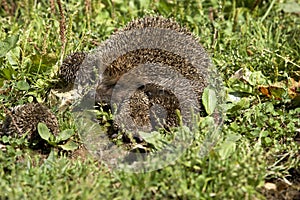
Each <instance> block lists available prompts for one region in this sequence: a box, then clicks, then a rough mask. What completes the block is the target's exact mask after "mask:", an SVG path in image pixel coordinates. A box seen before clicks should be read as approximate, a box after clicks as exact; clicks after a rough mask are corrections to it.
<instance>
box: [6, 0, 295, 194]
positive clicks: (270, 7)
mask: <svg viewBox="0 0 300 200" xmlns="http://www.w3.org/2000/svg"><path fill="white" fill-rule="evenodd" d="M0 2H1V7H0V15H1V18H0V29H1V31H0V41H2V42H1V43H0V48H1V49H0V67H1V68H0V86H1V90H0V101H1V104H2V106H1V110H0V122H3V120H4V119H5V116H6V115H7V113H8V111H9V108H11V107H13V106H17V105H22V104H24V103H27V102H32V101H38V102H43V103H45V104H46V105H50V102H49V100H48V99H47V98H46V97H47V95H48V93H49V90H50V89H51V87H52V86H53V84H55V82H56V81H57V77H56V75H55V74H56V73H57V69H58V67H59V65H60V64H61V62H62V59H63V58H64V57H65V56H66V55H68V54H70V53H72V52H76V51H89V50H91V49H93V48H95V46H96V45H98V44H100V43H101V42H102V41H104V40H105V39H107V38H108V37H109V35H110V34H112V33H113V32H114V31H115V30H116V29H118V28H120V27H122V26H124V25H125V24H126V23H127V22H129V21H130V20H132V19H134V18H137V17H143V16H145V15H151V14H160V15H163V16H165V17H173V18H175V19H176V21H178V22H179V23H180V24H181V25H184V26H186V27H188V28H189V29H190V30H191V31H192V32H193V33H194V34H195V35H196V36H198V37H199V40H200V43H201V44H202V45H203V47H204V48H205V49H206V50H207V52H208V53H209V54H210V55H211V58H212V61H213V63H214V65H215V66H216V68H217V69H218V71H219V73H220V75H221V76H222V79H223V80H224V85H225V87H226V91H227V93H228V98H227V103H226V105H224V106H226V108H227V111H226V117H225V119H224V125H223V127H222V130H221V132H222V134H220V135H221V136H220V138H219V140H218V141H217V144H215V145H214V146H212V147H210V148H208V149H207V150H206V151H207V153H206V154H204V155H203V156H200V152H201V146H202V142H203V139H202V138H201V137H199V139H198V140H196V141H195V142H193V144H192V145H191V146H190V148H188V149H187V150H186V151H185V152H183V155H182V156H181V157H180V158H179V159H178V160H177V161H175V162H174V163H172V164H170V165H169V166H166V167H164V168H162V169H159V170H156V171H152V172H148V173H126V172H124V171H112V170H110V169H109V168H108V167H107V166H106V165H105V164H103V163H101V162H98V161H97V160H96V161H95V160H93V159H92V158H90V157H89V156H86V155H85V154H84V153H82V154H80V152H79V153H78V152H75V153H74V156H73V157H72V158H70V156H68V155H67V154H71V155H73V153H72V152H71V153H70V152H65V151H61V150H60V151H58V150H56V151H53V152H52V153H51V154H50V155H48V154H42V153H40V152H36V151H33V150H31V149H30V148H28V142H27V141H26V139H24V138H18V139H17V138H12V137H6V136H2V137H0V141H1V144H0V148H1V151H0V163H1V164H0V191H1V193H0V198H1V199H100V198H101V199H171V198H176V199H272V198H273V199H297V198H299V196H300V180H299V179H300V178H299V177H300V168H299V166H300V156H299V145H300V144H299V138H300V136H299V134H300V125H299V124H300V121H299V117H300V108H299V93H300V92H299V88H300V86H299V85H300V84H299V77H300V59H299V58H300V55H299V52H300V43H299V34H300V17H299V13H300V10H299V6H300V2H299V1H262V0H261V1H260V0H257V1H243V2H242V1H227V0H223V1H214V0H212V1H200V0H194V1H192V2H190V1H185V0H181V1H176V0H174V1H156V0H141V1H133V0H126V1H120V0H115V1H109V0H105V1H98V0H95V1H91V2H90V1H74V0H70V1H68V2H61V8H62V9H63V15H62V14H61V13H60V12H59V4H58V3H57V2H59V1H57V2H55V3H54V4H53V5H52V7H51V4H50V3H49V2H44V1H33V0H26V1H14V2H11V1H9V0H2V1H0ZM50 2H51V1H50ZM63 19H64V20H65V23H62V20H63ZM63 25H65V28H63V27H64V26H63ZM238 70H240V72H242V76H241V75H238V74H239V73H237V71H238ZM292 80H294V81H295V82H294V83H293V84H291V81H292ZM288 83H290V84H288ZM51 108H52V110H53V111H54V113H55V114H56V116H57V117H58V119H59V123H60V128H61V130H66V129H75V130H76V125H75V124H74V122H73V120H72V115H71V113H70V112H69V111H65V112H62V111H60V110H59V109H58V108H57V106H55V105H51ZM195 134H196V133H195ZM73 139H74V141H77V142H79V143H80V137H79V136H76V135H75V136H73ZM76 153H77V154H80V155H82V156H80V155H77V154H76ZM267 183H269V185H270V184H271V186H272V187H274V186H276V189H273V190H271V189H268V187H267V186H268V184H267Z"/></svg>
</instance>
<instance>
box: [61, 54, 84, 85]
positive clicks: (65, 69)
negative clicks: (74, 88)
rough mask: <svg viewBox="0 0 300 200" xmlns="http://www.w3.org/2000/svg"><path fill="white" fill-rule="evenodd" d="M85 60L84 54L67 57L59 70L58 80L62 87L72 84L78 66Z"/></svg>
mask: <svg viewBox="0 0 300 200" xmlns="http://www.w3.org/2000/svg"><path fill="white" fill-rule="evenodd" d="M85 58H86V53H85V52H75V53H72V54H70V55H68V56H67V57H66V58H65V59H64V60H63V63H62V65H61V66H60V68H59V72H58V73H59V78H60V79H61V82H62V83H64V85H69V84H73V83H74V81H75V79H76V73H77V71H78V70H79V68H80V65H81V64H82V62H83V61H84V59H85Z"/></svg>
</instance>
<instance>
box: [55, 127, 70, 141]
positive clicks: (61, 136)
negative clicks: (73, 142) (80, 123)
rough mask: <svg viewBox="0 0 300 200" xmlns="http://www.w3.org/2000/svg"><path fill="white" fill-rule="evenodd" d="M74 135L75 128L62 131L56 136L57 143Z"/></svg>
mask: <svg viewBox="0 0 300 200" xmlns="http://www.w3.org/2000/svg"><path fill="white" fill-rule="evenodd" d="M72 135H74V130H73V129H66V130H64V131H62V132H61V133H60V134H59V135H58V136H57V138H56V141H57V143H58V142H61V141H65V140H67V139H69V138H70V137H71V136H72Z"/></svg>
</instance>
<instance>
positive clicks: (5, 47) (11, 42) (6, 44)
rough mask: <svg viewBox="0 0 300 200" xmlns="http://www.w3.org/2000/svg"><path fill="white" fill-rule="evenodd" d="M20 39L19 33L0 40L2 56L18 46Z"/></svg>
mask: <svg viewBox="0 0 300 200" xmlns="http://www.w3.org/2000/svg"><path fill="white" fill-rule="evenodd" d="M18 40H19V35H13V36H11V37H8V38H6V39H5V40H3V41H0V58H2V57H4V56H5V55H6V54H7V52H9V51H10V50H11V49H13V48H15V47H16V44H17V42H18Z"/></svg>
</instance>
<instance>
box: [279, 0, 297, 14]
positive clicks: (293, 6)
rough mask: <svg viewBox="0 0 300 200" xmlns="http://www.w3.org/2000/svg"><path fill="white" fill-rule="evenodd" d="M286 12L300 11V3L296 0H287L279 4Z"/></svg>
mask: <svg viewBox="0 0 300 200" xmlns="http://www.w3.org/2000/svg"><path fill="white" fill-rule="evenodd" d="M279 5H280V7H281V9H282V10H283V11H284V12H286V13H300V5H299V4H298V3H296V2H287V3H281V4H279Z"/></svg>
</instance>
